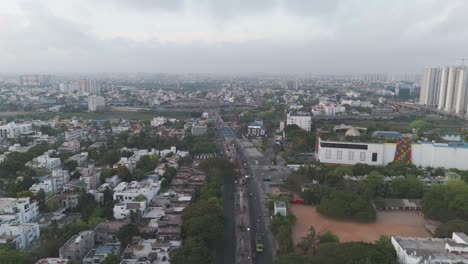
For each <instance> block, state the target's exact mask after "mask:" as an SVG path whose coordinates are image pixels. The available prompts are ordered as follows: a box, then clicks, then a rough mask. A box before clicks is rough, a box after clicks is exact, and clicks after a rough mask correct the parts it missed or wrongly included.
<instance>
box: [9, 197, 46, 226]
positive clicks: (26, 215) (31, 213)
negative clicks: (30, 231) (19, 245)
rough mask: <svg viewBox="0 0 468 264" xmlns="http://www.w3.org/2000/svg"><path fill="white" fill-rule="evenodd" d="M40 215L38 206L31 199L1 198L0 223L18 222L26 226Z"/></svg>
mask: <svg viewBox="0 0 468 264" xmlns="http://www.w3.org/2000/svg"><path fill="white" fill-rule="evenodd" d="M38 215H39V207H38V204H37V202H35V201H34V202H33V201H31V198H29V197H23V198H0V222H7V221H16V222H17V223H20V224H24V223H28V222H31V220H32V219H34V218H35V217H37V216H38Z"/></svg>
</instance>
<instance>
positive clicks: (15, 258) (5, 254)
mask: <svg viewBox="0 0 468 264" xmlns="http://www.w3.org/2000/svg"><path fill="white" fill-rule="evenodd" d="M31 261H32V260H31V256H30V255H29V254H28V253H24V252H21V251H18V250H14V249H11V248H10V247H9V245H6V244H0V263H4V264H29V263H31Z"/></svg>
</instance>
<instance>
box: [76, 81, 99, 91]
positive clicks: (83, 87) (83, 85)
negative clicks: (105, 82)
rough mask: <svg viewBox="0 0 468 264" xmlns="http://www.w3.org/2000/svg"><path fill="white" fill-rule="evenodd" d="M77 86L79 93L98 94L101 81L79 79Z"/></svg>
mask: <svg viewBox="0 0 468 264" xmlns="http://www.w3.org/2000/svg"><path fill="white" fill-rule="evenodd" d="M78 87H79V90H80V93H81V94H85V93H88V94H100V93H101V83H100V82H99V81H98V80H89V79H84V80H79V81H78Z"/></svg>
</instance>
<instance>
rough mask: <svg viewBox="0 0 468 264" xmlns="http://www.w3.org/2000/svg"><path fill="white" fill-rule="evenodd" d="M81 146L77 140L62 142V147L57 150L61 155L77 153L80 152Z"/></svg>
mask: <svg viewBox="0 0 468 264" xmlns="http://www.w3.org/2000/svg"><path fill="white" fill-rule="evenodd" d="M80 149H81V145H80V142H79V141H78V140H76V139H75V140H71V141H65V142H63V144H62V146H60V147H59V148H58V149H57V150H58V151H59V152H61V153H62V152H63V153H72V154H75V153H78V152H80Z"/></svg>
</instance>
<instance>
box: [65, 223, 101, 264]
mask: <svg viewBox="0 0 468 264" xmlns="http://www.w3.org/2000/svg"><path fill="white" fill-rule="evenodd" d="M92 248H94V231H92V230H86V231H81V232H80V233H79V234H78V235H74V236H72V237H71V238H70V239H69V240H68V241H67V242H66V243H65V244H64V245H63V246H62V247H61V248H60V249H59V256H60V258H62V259H68V260H75V261H79V262H81V260H82V259H83V257H84V256H85V255H86V253H88V252H89V251H90V250H91V249H92Z"/></svg>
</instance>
